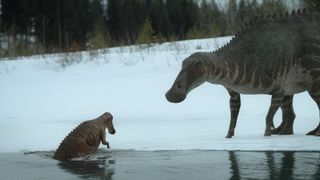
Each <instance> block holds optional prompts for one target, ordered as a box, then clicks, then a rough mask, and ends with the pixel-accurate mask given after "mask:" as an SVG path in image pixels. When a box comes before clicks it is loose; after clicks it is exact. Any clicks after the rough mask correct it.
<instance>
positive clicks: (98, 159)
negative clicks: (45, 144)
mask: <svg viewBox="0 0 320 180" xmlns="http://www.w3.org/2000/svg"><path fill="white" fill-rule="evenodd" d="M114 163H115V161H114V160H112V159H111V157H110V156H108V153H107V152H106V151H103V150H100V151H97V152H96V153H95V154H93V155H89V156H86V157H85V158H76V159H74V160H72V161H66V162H59V163H58V166H59V167H60V168H61V169H63V170H64V171H66V172H68V173H72V174H75V175H77V176H79V177H81V178H85V179H87V178H94V179H103V180H111V179H112V176H113V174H114V170H113V168H111V167H109V166H110V165H111V164H114Z"/></svg>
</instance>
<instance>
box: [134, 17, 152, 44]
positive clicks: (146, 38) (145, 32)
mask: <svg viewBox="0 0 320 180" xmlns="http://www.w3.org/2000/svg"><path fill="white" fill-rule="evenodd" d="M153 34H154V31H153V29H152V25H151V21H150V20H149V19H147V20H146V22H145V23H144V26H143V29H142V32H141V33H140V35H139V37H138V39H137V43H138V44H149V43H152V42H155V39H154V37H153Z"/></svg>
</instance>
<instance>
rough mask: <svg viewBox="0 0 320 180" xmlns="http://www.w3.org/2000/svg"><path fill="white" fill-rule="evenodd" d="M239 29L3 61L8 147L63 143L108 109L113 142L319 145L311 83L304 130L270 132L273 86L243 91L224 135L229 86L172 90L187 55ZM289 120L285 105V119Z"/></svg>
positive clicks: (3, 129) (0, 95)
mask: <svg viewBox="0 0 320 180" xmlns="http://www.w3.org/2000/svg"><path fill="white" fill-rule="evenodd" d="M230 39H231V37H221V38H212V39H201V40H191V41H181V42H174V43H163V44H160V45H158V44H155V45H152V46H129V47H122V48H110V49H105V50H100V51H92V52H80V53H73V54H69V55H65V54H52V55H46V56H32V57H25V58H20V59H19V60H15V61H9V60H8V61H0V84H1V89H0V100H1V101H0V141H1V143H0V152H17V151H21V150H29V151H32V150H38V151H39V150H54V149H56V148H57V146H58V145H59V143H60V141H61V140H62V139H63V138H64V137H65V136H66V135H67V133H68V132H69V131H71V130H72V129H73V128H74V127H75V126H76V125H77V124H78V123H80V122H82V121H84V120H88V119H93V118H96V117H98V116H99V115H101V114H102V113H103V112H106V111H109V112H111V113H112V114H113V116H114V124H115V128H116V129H117V134H115V135H113V136H112V135H107V138H108V140H109V141H110V145H111V147H112V148H113V149H135V150H180V149H211V150H307V151H319V150H320V139H319V138H317V137H313V136H305V134H306V133H307V132H309V131H310V130H312V129H314V128H315V127H316V126H317V125H318V122H319V117H318V110H317V107H316V104H315V103H314V102H313V101H312V100H311V98H310V97H309V96H308V95H307V94H306V93H302V94H298V95H296V96H295V97H294V109H295V112H296V115H297V117H296V120H295V124H294V132H295V134H294V135H288V136H280V135H273V136H271V137H264V136H263V134H264V129H265V115H266V113H267V110H268V107H269V105H270V96H267V95H243V96H242V107H241V110H240V114H239V119H238V125H237V128H236V131H235V137H233V138H232V139H225V135H226V133H227V130H228V126H229V118H230V117H229V116H230V115H229V113H230V112H229V96H228V93H227V91H226V90H225V89H224V88H223V87H222V86H217V85H212V84H208V83H206V84H204V85H202V86H200V87H199V88H197V89H195V90H194V91H192V92H191V93H190V94H189V95H188V97H187V99H186V100H185V101H184V102H182V103H180V104H172V103H169V102H168V101H167V100H166V99H165V96H164V95H165V92H166V91H167V90H168V89H169V88H170V86H171V84H172V83H173V81H174V79H175V77H176V75H177V73H178V72H179V70H180V67H181V61H182V60H183V59H184V58H186V57H187V56H189V55H190V54H191V53H193V52H196V51H212V50H214V49H216V48H218V47H220V46H222V45H223V44H225V43H227V42H228V41H229V40H230ZM280 120H281V112H280V111H279V112H278V113H277V114H276V117H275V122H276V125H278V124H279V123H280ZM101 147H102V148H106V147H103V146H101Z"/></svg>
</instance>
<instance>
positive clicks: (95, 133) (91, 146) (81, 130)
mask: <svg viewBox="0 0 320 180" xmlns="http://www.w3.org/2000/svg"><path fill="white" fill-rule="evenodd" d="M112 120H113V117H112V115H111V114H110V113H104V114H103V115H101V116H100V117H98V118H96V119H93V120H89V121H85V122H83V123H81V124H80V125H79V126H77V127H76V128H75V129H74V130H72V131H71V132H70V133H69V134H68V135H67V136H66V137H65V138H64V140H63V141H62V142H61V143H60V145H59V147H58V149H57V151H56V152H55V154H54V156H53V158H54V159H57V160H61V161H66V160H70V159H72V158H75V157H82V156H86V155H88V154H92V153H94V152H96V151H97V149H98V147H99V145H100V142H102V144H104V145H107V147H108V148H110V147H109V142H108V141H106V132H105V129H106V128H107V129H108V132H109V133H110V134H114V133H115V132H116V131H115V129H114V127H113V123H112Z"/></svg>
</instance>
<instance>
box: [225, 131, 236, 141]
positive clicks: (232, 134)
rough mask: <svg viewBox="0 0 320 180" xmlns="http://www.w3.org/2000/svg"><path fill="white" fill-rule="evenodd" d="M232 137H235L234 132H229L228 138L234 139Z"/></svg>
mask: <svg viewBox="0 0 320 180" xmlns="http://www.w3.org/2000/svg"><path fill="white" fill-rule="evenodd" d="M232 136H234V132H230V131H229V132H228V134H227V136H226V138H229V139H230V138H232Z"/></svg>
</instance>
